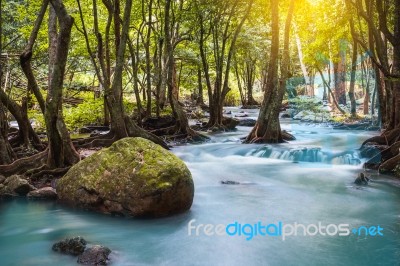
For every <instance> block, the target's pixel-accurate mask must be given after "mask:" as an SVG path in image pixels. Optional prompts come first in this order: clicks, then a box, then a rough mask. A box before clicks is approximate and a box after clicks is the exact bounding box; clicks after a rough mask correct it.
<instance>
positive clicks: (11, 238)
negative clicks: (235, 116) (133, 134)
mask: <svg viewBox="0 0 400 266" xmlns="http://www.w3.org/2000/svg"><path fill="white" fill-rule="evenodd" d="M282 127H283V128H284V129H286V130H288V131H290V132H292V133H293V134H295V136H296V137H297V140H296V141H294V142H292V143H289V144H279V145H242V144H240V137H243V136H245V135H246V134H247V132H248V131H249V130H250V128H244V127H239V129H238V130H237V131H236V132H230V133H225V134H220V135H212V136H211V138H212V141H211V143H206V144H201V145H188V146H181V147H176V148H174V149H173V152H174V153H175V154H177V155H178V156H179V157H181V158H182V159H183V160H184V161H185V162H186V163H187V165H188V167H189V168H190V170H191V172H192V175H193V178H194V182H195V189H196V191H195V198H194V203H193V206H192V209H191V210H190V212H188V213H185V214H182V215H178V216H174V217H169V218H165V219H158V220H133V219H123V218H114V217H109V216H105V215H100V214H93V213H88V212H83V211H75V210H70V209H66V208H63V207H61V206H59V205H57V204H55V203H42V202H28V201H26V200H19V201H11V202H2V203H0V265H74V264H75V261H76V258H74V257H71V256H66V255H60V254H57V253H54V252H52V251H51V246H52V244H53V243H54V242H56V241H58V240H60V239H62V238H64V237H67V236H76V235H81V236H83V237H84V238H85V239H87V240H88V241H89V242H90V244H104V245H106V246H108V247H110V248H111V249H112V250H113V253H112V261H113V263H112V265H399V263H400V237H399V233H400V204H399V202H400V188H399V185H398V183H397V182H396V180H395V179H390V178H387V177H383V176H378V175H373V176H372V178H373V179H374V182H372V183H370V185H369V186H368V187H357V186H355V185H354V184H353V181H354V178H355V177H356V175H357V173H358V172H360V171H362V162H363V159H361V158H360V157H359V155H358V152H357V148H358V147H359V146H360V144H361V143H362V142H363V141H364V140H365V139H366V138H368V137H369V136H371V135H372V134H373V133H371V132H363V131H339V130H332V129H330V128H328V127H322V126H313V125H300V124H295V123H289V122H286V123H285V122H284V123H283V125H282ZM222 180H231V181H236V182H241V183H242V184H240V185H222V184H221V181H222ZM192 219H195V220H196V221H195V223H194V224H200V223H203V224H206V223H211V224H225V225H227V224H230V223H233V222H235V221H237V222H239V223H257V222H259V221H261V222H263V223H276V222H278V221H281V222H283V223H294V222H298V223H304V224H310V223H318V222H322V223H323V224H326V225H327V224H340V223H346V224H350V225H351V227H358V226H373V225H375V226H377V225H379V226H381V227H383V228H384V230H383V233H384V236H375V237H372V236H365V235H361V236H356V235H350V236H314V237H310V236H308V237H306V236H297V237H295V236H292V237H288V238H287V239H286V240H285V241H283V240H282V239H281V238H280V237H272V236H255V237H254V238H253V239H252V240H249V241H247V240H246V237H244V236H227V235H224V236H206V235H204V234H201V235H199V236H195V235H192V236H188V226H187V224H188V222H189V221H190V220H192Z"/></svg>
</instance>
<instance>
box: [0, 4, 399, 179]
mask: <svg viewBox="0 0 400 266" xmlns="http://www.w3.org/2000/svg"><path fill="white" fill-rule="evenodd" d="M0 5H1V20H0V21H1V23H0V36H1V38H0V51H1V53H0V54H1V59H0V63H1V64H0V67H1V68H0V87H1V88H0V100H1V101H0V174H2V175H5V176H10V175H12V174H17V173H18V174H25V175H27V176H29V177H30V178H31V179H38V178H40V177H42V176H43V175H49V174H52V175H53V176H62V175H63V174H65V173H66V172H67V171H68V169H69V168H70V167H71V166H72V165H74V164H76V163H77V162H78V161H80V159H81V157H82V151H84V150H86V149H98V148H101V147H108V146H110V145H111V144H112V143H114V142H115V141H117V140H119V139H122V138H125V137H128V136H130V137H143V138H146V139H148V140H151V141H153V142H155V143H157V144H159V145H161V146H163V147H164V148H168V146H169V145H173V144H176V143H186V142H202V141H207V139H208V137H207V134H209V133H210V132H221V131H227V130H232V129H233V128H234V127H235V125H237V121H236V119H235V118H232V117H229V116H227V114H226V111H225V110H224V107H225V106H242V108H260V113H259V116H258V119H257V121H256V122H255V123H254V128H253V129H252V130H251V132H250V133H249V135H248V136H247V137H246V138H245V139H244V140H243V143H280V142H284V141H290V140H292V139H293V138H294V137H293V136H292V134H290V132H287V131H283V130H281V127H280V123H279V119H280V113H281V114H282V112H286V113H285V114H286V115H288V116H289V117H294V116H296V114H298V112H299V111H305V112H311V113H312V115H315V116H317V115H319V114H327V115H326V121H324V118H322V121H314V122H330V123H336V124H340V123H341V125H346V126H351V125H353V124H355V123H360V121H364V122H365V121H366V122H367V123H369V124H370V125H371V126H376V127H379V129H381V135H380V136H376V137H373V138H372V139H370V140H366V141H365V143H364V145H363V146H365V149H370V148H372V147H373V148H375V149H378V150H379V153H380V154H381V160H380V161H379V162H377V164H376V165H370V166H371V167H375V168H377V167H379V169H380V170H381V171H384V172H395V171H396V167H398V165H399V164H400V154H399V148H400V2H399V1H397V0H327V1H318V0H315V1H309V0H300V1H297V0H296V1H295V0H284V1H278V0H220V1H213V0H142V1H132V0H43V1H25V0H7V1H0ZM323 117H324V116H323ZM93 130H95V132H93ZM99 132H100V133H99ZM89 133H92V134H89ZM89 135H90V136H89Z"/></svg>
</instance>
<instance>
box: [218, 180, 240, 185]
mask: <svg viewBox="0 0 400 266" xmlns="http://www.w3.org/2000/svg"><path fill="white" fill-rule="evenodd" d="M221 184H222V185H240V183H239V182H237V181H232V180H223V181H221Z"/></svg>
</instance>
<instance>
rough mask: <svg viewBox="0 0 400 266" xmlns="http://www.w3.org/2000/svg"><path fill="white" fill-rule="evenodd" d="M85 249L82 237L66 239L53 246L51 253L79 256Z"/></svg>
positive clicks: (84, 241)
mask: <svg viewBox="0 0 400 266" xmlns="http://www.w3.org/2000/svg"><path fill="white" fill-rule="evenodd" d="M85 248H86V240H85V239H83V238H82V237H80V236H78V237H74V238H66V239H64V240H62V241H59V242H57V243H55V244H54V245H53V247H52V248H51V249H52V250H53V251H56V252H60V253H63V254H70V255H74V256H76V255H79V254H82V253H83V251H84V250H85Z"/></svg>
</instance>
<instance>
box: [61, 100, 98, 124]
mask: <svg viewBox="0 0 400 266" xmlns="http://www.w3.org/2000/svg"><path fill="white" fill-rule="evenodd" d="M103 106H104V102H103V100H102V99H101V98H97V99H93V98H92V99H86V100H85V101H84V102H83V103H82V104H79V105H77V106H74V107H70V108H65V109H64V121H65V124H66V125H67V127H68V129H69V130H76V129H78V128H80V127H83V126H85V125H89V124H94V125H100V124H101V123H102V121H103V119H104V111H103V110H104V107H103Z"/></svg>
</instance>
